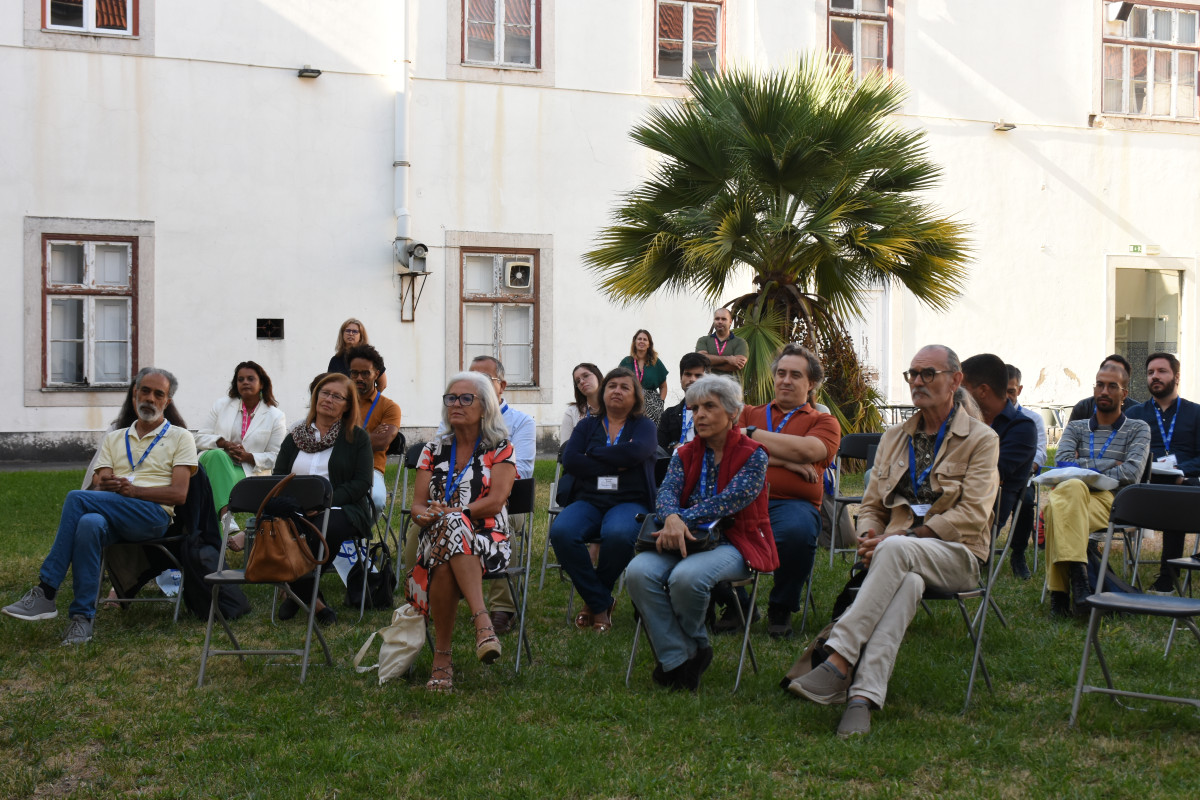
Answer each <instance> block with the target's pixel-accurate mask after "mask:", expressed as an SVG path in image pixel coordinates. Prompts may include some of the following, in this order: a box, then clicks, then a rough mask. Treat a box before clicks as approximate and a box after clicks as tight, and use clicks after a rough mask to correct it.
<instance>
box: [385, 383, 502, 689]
mask: <svg viewBox="0 0 1200 800" xmlns="http://www.w3.org/2000/svg"><path fill="white" fill-rule="evenodd" d="M442 405H443V409H442V421H443V422H444V423H445V424H446V426H447V427H448V428H449V429H450V432H449V433H448V434H446V435H445V436H443V437H442V438H440V439H437V440H435V441H432V442H429V443H428V444H426V445H425V448H424V449H423V450H422V451H421V459H420V461H419V462H418V463H417V486H416V496H415V497H414V498H413V506H412V514H413V520H415V521H416V523H417V524H418V525H419V526H420V528H421V530H420V533H419V534H418V540H417V542H418V544H417V561H416V563H415V564H414V565H413V569H412V573H411V574H410V575H409V581H408V594H409V601H410V602H411V603H412V604H413V606H414V607H415V608H417V609H418V610H419V611H420V612H421V613H422V614H425V615H426V616H428V617H430V618H432V620H433V629H434V636H435V638H434V645H433V672H432V675H431V677H430V679H429V682H428V683H426V684H425V688H427V689H429V690H430V691H439V692H448V691H450V690H451V689H452V688H453V685H454V667H453V664H452V661H451V649H450V647H451V642H452V639H453V634H454V617H455V613H456V611H457V609H458V601H459V599H460V598H465V599H466V601H467V607H468V608H470V610H471V620H472V621H473V622H474V623H475V656H476V657H477V658H478V659H479V660H480V661H482V662H483V663H485V664H490V663H492V662H493V661H495V660H496V659H497V658H499V657H500V640H499V639H498V638H496V631H495V628H494V627H493V626H492V620H491V617H490V616H489V615H488V612H487V608H485V607H484V602H483V576H484V574H485V573H493V572H499V571H501V570H503V569H505V568H507V567H508V559H509V555H510V547H509V541H508V514H507V512H506V510H505V503H507V502H508V495H509V493H510V492H511V491H512V487H513V482H514V481H515V480H516V477H517V468H516V456H515V454H514V451H513V447H512V445H511V444H509V442H508V429H507V428H506V427H505V425H504V418H503V417H501V415H500V404H499V402H498V401H497V400H496V394H495V392H494V391H493V390H492V386H491V383H490V382H489V381H488V378H487V376H485V375H483V374H481V373H478V372H460V373H458V374H457V375H455V376H454V377H453V378H451V379H450V383H449V385H448V386H447V387H446V393H445V394H444V395H442Z"/></svg>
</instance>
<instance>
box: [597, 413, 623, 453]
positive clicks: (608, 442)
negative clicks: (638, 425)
mask: <svg viewBox="0 0 1200 800" xmlns="http://www.w3.org/2000/svg"><path fill="white" fill-rule="evenodd" d="M600 421H601V422H603V423H604V446H605V447H612V446H613V445H614V444H617V443H618V442H619V441H621V431H623V430H625V423H624V422H622V423H621V427H619V428H617V435H616V436H611V435H610V434H609V432H608V417H605V418H604V419H602V420H600Z"/></svg>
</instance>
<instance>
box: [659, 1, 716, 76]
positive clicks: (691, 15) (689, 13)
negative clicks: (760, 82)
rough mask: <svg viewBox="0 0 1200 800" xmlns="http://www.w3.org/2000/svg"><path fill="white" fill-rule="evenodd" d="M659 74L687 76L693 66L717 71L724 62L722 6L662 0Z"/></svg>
mask: <svg viewBox="0 0 1200 800" xmlns="http://www.w3.org/2000/svg"><path fill="white" fill-rule="evenodd" d="M657 16H658V23H657V25H658V58H657V62H656V65H655V72H654V74H655V76H656V77H659V78H679V79H683V78H687V77H688V76H689V75H691V74H692V70H698V71H700V72H704V73H707V74H709V75H713V74H716V72H717V70H718V69H719V68H720V66H721V6H720V5H719V4H716V3H696V2H691V1H690V0H658V14H657Z"/></svg>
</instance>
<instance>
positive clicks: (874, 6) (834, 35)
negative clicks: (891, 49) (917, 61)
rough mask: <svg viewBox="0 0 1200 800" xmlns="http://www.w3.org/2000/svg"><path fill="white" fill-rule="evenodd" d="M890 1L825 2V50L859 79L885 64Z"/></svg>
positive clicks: (884, 66)
mask: <svg viewBox="0 0 1200 800" xmlns="http://www.w3.org/2000/svg"><path fill="white" fill-rule="evenodd" d="M889 4H890V0H829V50H830V52H832V53H835V54H837V55H839V56H841V57H843V58H845V59H846V60H847V61H849V62H850V63H851V64H852V65H853V67H854V74H855V75H856V76H858V77H860V78H861V77H862V76H863V75H866V74H867V73H869V72H872V71H874V70H883V69H885V68H886V67H887V62H888V45H889V42H890V41H891V39H890V37H889V35H888V34H889V31H888V6H889Z"/></svg>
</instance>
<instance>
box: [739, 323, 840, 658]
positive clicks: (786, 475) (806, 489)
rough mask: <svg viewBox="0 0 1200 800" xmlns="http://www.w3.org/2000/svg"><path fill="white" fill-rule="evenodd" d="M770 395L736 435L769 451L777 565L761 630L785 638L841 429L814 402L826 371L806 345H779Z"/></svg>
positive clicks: (813, 546) (808, 564)
mask: <svg viewBox="0 0 1200 800" xmlns="http://www.w3.org/2000/svg"><path fill="white" fill-rule="evenodd" d="M772 371H773V372H774V376H775V399H774V400H772V401H771V402H770V403H768V404H767V405H765V406H747V407H746V408H745V409H744V410H743V411H742V417H741V425H743V426H744V427H743V428H742V432H743V433H745V434H746V435H747V436H749V437H750V438H751V439H753V440H754V441H756V442H758V443H759V444H761V445H762V446H763V447H765V448H766V450H767V455H768V456H769V457H770V458H769V461H768V462H767V481H768V482H769V483H770V485H771V493H770V513H771V529H772V530H773V531H774V532H775V546H776V548H777V549H778V550H779V569H777V570H775V585H774V586H773V587H772V588H771V595H770V598H769V605H768V606H767V633H769V634H770V635H771V637H772V638H781V637H786V636H791V634H792V614H794V613H796V612H797V611H799V610H800V603H801V598H802V594H801V590H802V589H803V588H804V582H805V581H807V580H808V578H809V573H811V571H812V565H813V557H814V555H815V553H816V550H817V536H818V535H819V534H820V533H821V496H822V494H823V492H824V484H823V482H822V476H823V475H824V474H825V468H826V467H828V466H829V462H830V461H832V460H833V457H834V456H835V455H836V454H837V450H838V446H839V445H840V444H841V439H842V430H841V427H840V426H839V425H838V423H837V420H836V419H834V418H833V417H832V416H831V415H829V414H824V413H821V412H820V411H817V409H816V406H815V404H814V402H813V397H814V396H815V395H816V391H817V387H818V386H820V385H821V379H822V378H823V377H824V374H825V373H824V370H822V369H821V362H820V361H819V360H817V357H816V355H814V354H813V353H812V352H811V351H810V350H808V349H806V348H804V347H801V346H800V345H798V344H788V345H785V346H784V348H783V350H782V351H781V352H780V354H779V356H778V357H777V358H776V359H775V364H774V366H773V367H772Z"/></svg>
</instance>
